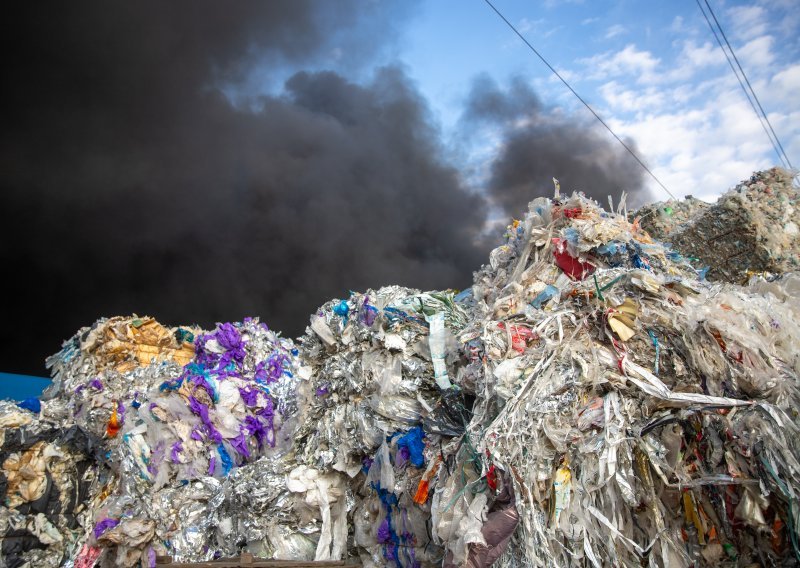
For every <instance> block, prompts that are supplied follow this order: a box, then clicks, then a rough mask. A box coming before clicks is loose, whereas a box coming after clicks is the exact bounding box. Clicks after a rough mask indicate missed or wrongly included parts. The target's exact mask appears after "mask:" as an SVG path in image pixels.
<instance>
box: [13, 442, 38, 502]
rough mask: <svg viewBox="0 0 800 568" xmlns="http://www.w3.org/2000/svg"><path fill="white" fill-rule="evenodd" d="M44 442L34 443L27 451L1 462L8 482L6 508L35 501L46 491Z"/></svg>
mask: <svg viewBox="0 0 800 568" xmlns="http://www.w3.org/2000/svg"><path fill="white" fill-rule="evenodd" d="M46 445H47V444H46V442H44V441H40V442H36V443H35V444H34V445H33V446H31V447H30V448H29V449H28V450H27V451H25V452H23V453H22V454H20V453H13V454H11V455H10V456H9V457H8V458H7V459H6V461H5V462H3V473H4V474H5V476H6V479H7V480H8V489H7V490H6V503H5V505H6V507H8V508H10V509H13V508H15V507H17V506H19V505H22V504H23V503H30V502H31V501H36V500H37V499H38V498H39V497H41V496H42V495H44V491H45V489H47V476H46V469H47V462H46V461H45V456H44V450H45V446H46Z"/></svg>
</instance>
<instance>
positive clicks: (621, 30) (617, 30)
mask: <svg viewBox="0 0 800 568" xmlns="http://www.w3.org/2000/svg"><path fill="white" fill-rule="evenodd" d="M625 33H628V28H626V27H625V26H623V25H622V24H614V25H613V26H611V27H610V28H608V29H607V30H606V35H605V38H606V39H611V38H614V37H617V36H618V35H622V34H625Z"/></svg>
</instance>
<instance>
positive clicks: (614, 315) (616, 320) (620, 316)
mask: <svg viewBox="0 0 800 568" xmlns="http://www.w3.org/2000/svg"><path fill="white" fill-rule="evenodd" d="M638 315H639V304H637V303H636V302H634V301H633V300H632V299H630V298H625V301H624V302H622V303H621V304H620V305H618V306H616V307H614V308H611V309H609V310H608V325H609V326H610V327H611V329H612V330H613V331H614V333H616V334H617V337H619V338H620V339H621V340H622V341H628V340H629V339H630V338H631V337H633V336H634V335H635V333H636V331H635V325H636V323H635V322H636V317H637V316H638Z"/></svg>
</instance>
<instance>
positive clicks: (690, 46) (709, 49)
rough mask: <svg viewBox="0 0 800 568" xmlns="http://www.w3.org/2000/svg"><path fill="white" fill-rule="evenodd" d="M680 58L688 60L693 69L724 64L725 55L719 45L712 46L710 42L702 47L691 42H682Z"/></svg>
mask: <svg viewBox="0 0 800 568" xmlns="http://www.w3.org/2000/svg"><path fill="white" fill-rule="evenodd" d="M681 57H682V58H684V59H686V60H688V62H689V63H691V65H692V66H693V67H695V68H696V67H705V66H707V65H724V64H725V55H724V54H723V53H722V50H721V49H720V48H719V45H717V44H712V43H711V42H710V41H707V42H705V43H704V44H703V45H697V44H695V42H694V41H692V40H689V41H686V42H684V44H683V49H682V50H681Z"/></svg>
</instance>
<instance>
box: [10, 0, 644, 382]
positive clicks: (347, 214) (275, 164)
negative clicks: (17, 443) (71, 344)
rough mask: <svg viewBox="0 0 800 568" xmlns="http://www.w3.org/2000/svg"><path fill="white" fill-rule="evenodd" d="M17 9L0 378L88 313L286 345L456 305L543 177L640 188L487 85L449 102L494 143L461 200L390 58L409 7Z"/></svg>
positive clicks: (600, 154)
mask: <svg viewBox="0 0 800 568" xmlns="http://www.w3.org/2000/svg"><path fill="white" fill-rule="evenodd" d="M14 10H15V13H14V14H12V15H9V16H10V17H6V18H4V23H3V25H2V28H3V29H2V38H0V41H2V44H3V53H4V66H3V67H4V89H3V103H4V104H3V121H2V124H3V127H2V129H0V149H1V151H0V172H1V175H0V184H2V189H1V193H0V194H1V195H2V211H3V216H2V218H3V220H2V223H1V224H0V251H1V254H2V262H3V267H4V270H3V279H4V284H5V286H4V289H5V293H4V296H3V300H2V305H3V311H2V313H3V315H4V318H3V320H4V321H3V326H2V332H1V333H2V337H0V350H2V352H1V353H0V361H2V363H0V371H7V372H20V373H29V374H37V375H42V374H44V373H45V371H44V366H43V361H44V358H45V357H46V356H47V355H48V354H50V353H53V352H55V351H57V350H58V349H59V347H60V344H61V341H62V340H63V339H65V338H67V337H69V336H70V335H71V334H72V333H74V331H75V330H76V329H78V328H79V327H80V326H82V325H87V324H90V323H92V322H93V321H94V320H95V319H97V318H98V317H100V316H112V315H117V314H129V313H133V312H136V313H138V314H140V315H144V314H148V315H153V316H155V317H157V318H158V319H159V320H161V321H162V322H164V323H168V324H173V325H177V324H191V323H198V324H200V325H203V326H211V325H213V323H214V322H216V321H229V320H237V319H241V318H242V317H245V316H248V315H257V316H260V317H261V318H262V319H263V320H265V321H266V322H268V324H269V325H270V326H271V327H273V328H275V329H280V330H283V331H284V333H285V334H287V335H296V334H299V333H301V332H302V330H303V329H304V327H305V325H306V323H307V321H308V314H310V313H311V312H313V311H314V309H315V308H316V307H317V306H319V305H320V304H321V303H323V302H324V301H326V300H327V299H330V298H333V297H339V298H342V297H346V296H347V295H348V290H363V289H365V288H367V287H378V286H382V285H386V284H402V285H407V286H413V287H418V288H423V289H441V288H449V287H452V288H465V287H467V286H469V285H470V282H471V275H472V271H473V270H475V269H477V268H478V267H479V266H480V264H481V263H482V262H483V260H484V259H485V258H486V255H487V253H488V250H489V249H490V247H491V246H492V245H493V244H494V243H493V239H494V237H496V235H487V234H486V231H485V228H486V223H487V219H488V211H489V210H490V208H491V207H494V208H495V209H497V208H499V209H501V210H503V211H504V212H505V213H506V214H507V215H509V216H511V215H514V214H516V215H519V213H520V210H521V208H523V207H524V205H525V203H527V201H528V200H529V199H531V198H533V197H535V196H536V194H537V192H548V191H550V190H549V187H550V182H549V180H550V178H552V177H553V176H555V177H560V178H561V179H562V185H564V186H565V187H569V188H573V186H574V188H575V189H585V190H590V189H591V191H587V192H589V193H591V194H592V195H595V196H597V197H599V198H601V199H604V198H605V195H607V194H609V193H611V194H613V195H615V196H616V195H618V194H619V191H620V189H627V190H628V191H636V190H637V189H638V188H639V187H640V186H641V173H640V172H638V171H637V170H636V169H635V168H634V167H633V166H632V165H631V164H630V163H629V162H625V161H624V160H623V158H624V157H621V156H622V155H621V153H620V149H619V148H618V147H615V146H613V145H612V144H611V142H609V140H608V139H607V138H605V137H603V136H600V135H599V134H598V133H597V131H596V130H595V129H594V128H593V127H590V126H589V125H587V124H586V123H584V122H582V121H577V120H575V119H572V118H570V117H568V116H564V115H563V114H558V113H555V112H552V109H551V108H550V107H548V105H546V104H544V103H543V102H542V101H541V100H539V99H538V97H537V96H536V94H535V93H534V92H533V91H531V90H530V88H529V87H527V86H525V85H523V84H522V83H520V82H519V81H517V82H514V81H511V82H510V83H509V86H508V87H507V88H506V87H502V86H498V85H497V84H495V83H494V82H492V81H491V80H488V79H487V78H485V77H477V78H476V79H475V81H474V83H473V84H472V85H471V86H469V87H467V86H465V92H466V91H467V89H469V93H470V94H469V96H468V97H467V99H466V100H465V101H464V110H463V118H462V120H461V124H462V127H461V130H462V131H463V133H464V134H463V135H464V136H469V132H470V130H471V129H472V128H473V126H474V130H475V131H476V132H477V131H480V130H481V129H485V128H487V127H491V128H493V129H494V131H495V132H496V133H497V136H498V137H499V139H500V141H501V148H500V150H499V152H498V153H497V156H496V159H495V161H494V163H493V164H491V165H490V166H489V170H490V172H491V176H490V179H489V180H488V181H487V183H486V184H485V186H481V185H480V184H477V185H470V184H468V183H467V182H466V181H465V179H468V177H467V176H465V175H464V174H463V167H464V165H463V164H461V163H459V162H458V161H457V160H456V159H455V158H452V156H453V155H455V154H454V153H452V152H449V151H448V148H447V147H446V143H445V141H444V140H445V138H444V137H443V136H442V133H441V130H440V128H439V126H438V125H437V123H436V121H435V120H434V117H433V115H432V113H431V111H430V105H429V101H427V100H426V99H425V98H424V97H423V96H422V95H421V93H420V91H419V89H418V87H417V85H416V84H415V83H414V82H413V81H412V80H411V79H410V74H412V73H413V69H409V68H408V67H407V66H404V65H403V63H402V61H399V60H397V61H395V60H393V59H392V55H391V54H392V49H393V46H394V45H395V44H396V42H399V41H401V38H402V28H403V26H404V25H406V22H408V21H409V19H410V18H412V17H413V14H412V12H413V6H412V5H411V4H409V3H408V2H399V1H398V2H397V3H386V2H368V1H366V0H363V1H358V0H351V1H348V2H337V3H329V2H324V1H322V0H320V1H311V0H308V1H297V0H292V1H286V2H278V1H270V2H236V3H217V2H205V1H197V0H193V1H191V2H189V1H183V2H182V1H178V2H158V3H156V2H153V3H149V2H135V3H132V2H109V1H108V0H103V1H95V2H88V1H87V2H79V3H68V2H62V3H52V5H48V6H46V7H45V6H44V5H42V4H38V3H26V4H22V5H20V6H16V7H15V8H14ZM431 56H432V57H435V54H432V55H431ZM476 76H477V72H476ZM259 89H260V90H261V92H259ZM232 100H235V101H236V103H235V104H234V103H233V102H232ZM470 125H472V126H470ZM541 180H545V181H546V182H547V184H546V186H545V189H544V190H537V189H536V188H537V187H539V186H540V185H541V183H542V181H541ZM564 181H566V184H564V183H563V182H564Z"/></svg>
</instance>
